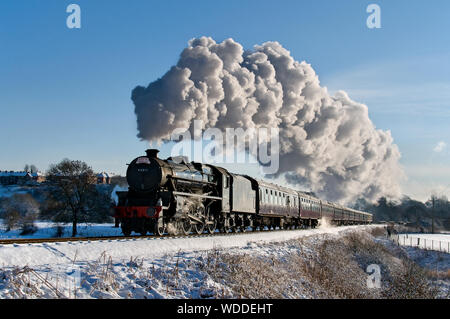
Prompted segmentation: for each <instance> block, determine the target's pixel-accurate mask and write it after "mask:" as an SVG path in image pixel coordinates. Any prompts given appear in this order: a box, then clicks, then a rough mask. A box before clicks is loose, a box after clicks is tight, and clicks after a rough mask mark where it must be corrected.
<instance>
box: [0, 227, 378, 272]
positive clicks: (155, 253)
mask: <svg viewBox="0 0 450 319" xmlns="http://www.w3.org/2000/svg"><path fill="white" fill-rule="evenodd" d="M370 227H376V226H375V225H370V226H345V227H330V228H325V229H306V230H291V231H265V232H249V233H244V234H237V235H225V234H223V235H216V236H213V237H190V238H183V237H175V238H168V237H165V238H164V237H163V238H158V237H152V238H139V237H136V238H133V239H119V240H102V241H83V242H81V241H80V242H61V243H57V242H56V243H43V244H15V245H0V266H1V267H14V266H33V267H35V266H42V265H55V264H70V263H73V260H74V259H76V260H77V261H84V262H86V261H94V260H97V259H98V257H99V256H100V255H102V254H104V253H106V254H107V255H108V256H109V257H111V258H113V259H114V260H124V259H125V260H128V259H130V257H134V258H150V259H153V258H157V257H160V256H163V255H167V254H176V253H177V252H179V251H182V252H195V251H206V250H214V249H227V248H245V247H252V246H253V245H254V244H258V243H260V244H263V243H273V242H283V241H287V240H291V239H296V238H300V237H306V236H311V235H320V234H338V233H341V232H345V231H351V230H357V229H364V228H370Z"/></svg>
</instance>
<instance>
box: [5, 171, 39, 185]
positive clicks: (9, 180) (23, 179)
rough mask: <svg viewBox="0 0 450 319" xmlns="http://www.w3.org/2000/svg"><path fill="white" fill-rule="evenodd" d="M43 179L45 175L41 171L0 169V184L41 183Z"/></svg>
mask: <svg viewBox="0 0 450 319" xmlns="http://www.w3.org/2000/svg"><path fill="white" fill-rule="evenodd" d="M43 181H45V175H44V174H42V173H41V172H37V173H31V172H25V171H22V172H14V171H0V184H1V185H25V184H29V183H33V182H34V183H42V182H43Z"/></svg>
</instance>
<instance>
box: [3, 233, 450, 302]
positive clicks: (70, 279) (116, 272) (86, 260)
mask: <svg viewBox="0 0 450 319" xmlns="http://www.w3.org/2000/svg"><path fill="white" fill-rule="evenodd" d="M377 227H379V225H378V226H377V225H369V226H346V227H323V228H318V229H312V230H295V231H272V232H269V231H266V232H256V233H245V234H238V235H218V236H213V237H192V238H135V239H121V240H104V241H92V242H62V243H47V244H43V243H41V244H16V245H3V246H1V245H0V298H25V297H26V298H237V297H239V292H238V293H237V295H236V289H235V287H234V288H233V286H232V285H230V281H229V280H234V281H235V282H239V281H249V282H254V283H255V282H256V284H257V285H258V283H260V286H258V287H260V288H258V289H262V296H266V297H267V298H273V296H275V298H316V297H317V295H316V292H317V291H319V290H317V287H316V286H314V283H312V282H310V281H308V279H307V278H306V277H305V279H303V277H301V278H300V279H299V278H292V277H293V276H292V273H291V272H292V271H297V272H298V271H299V268H298V267H300V265H299V264H297V263H296V259H294V263H292V259H291V258H292V257H294V258H295V256H300V257H301V258H302V260H304V261H307V262H310V260H312V259H310V258H312V256H313V255H315V254H317V253H318V251H320V246H321V243H323V242H324V241H326V240H329V239H331V240H332V241H334V240H335V239H342V238H343V237H344V236H347V235H349V234H356V233H361V232H364V231H371V230H373V229H375V228H377ZM381 227H383V226H381ZM383 228H384V227H383ZM368 236H369V235H368ZM369 237H370V236H369ZM382 241H383V242H385V243H386V245H390V246H392V247H393V248H394V249H408V253H409V254H411V258H416V259H417V261H418V262H422V261H423V260H428V261H427V262H426V261H423V262H424V263H425V264H424V267H432V268H433V269H435V268H436V263H438V264H439V267H440V268H439V270H443V271H447V270H448V269H449V268H450V255H448V254H444V255H448V256H447V257H448V258H447V257H442V254H443V253H437V252H433V251H431V252H430V251H428V252H427V251H423V250H420V249H417V248H411V247H397V245H395V244H394V243H393V242H392V241H389V240H387V239H386V238H385V239H382ZM333 247H334V246H331V247H330V249H331V254H332V255H335V254H337V253H338V251H337V250H335V249H334V248H333ZM409 249H411V250H412V249H416V250H418V251H419V252H414V251H411V252H409ZM366 251H367V249H366ZM369 251H370V249H369ZM421 252H425V253H427V254H428V255H426V256H425V255H423V254H422V253H421ZM434 254H441V257H435V256H434ZM234 258H237V259H234ZM338 258H340V257H338ZM371 258H372V257H371ZM445 258H447V259H445ZM394 259H395V258H394ZM235 260H236V262H234V261H235ZM358 260H359V259H358ZM358 260H357V262H359V261H358ZM267 262H268V263H269V264H267ZM285 262H286V264H287V265H288V266H287V268H286V265H284V263H285ZM299 262H301V260H300V259H299ZM371 262H373V261H371ZM272 263H273V265H275V266H274V267H279V268H277V271H273V269H271V270H270V269H268V270H267V271H268V272H264V271H265V268H264V265H272ZM280 263H281V264H280ZM396 263H397V262H396ZM277 264H278V265H279V266H276V265H277ZM242 265H243V266H244V267H245V268H246V269H247V268H248V269H250V271H249V272H248V274H247V273H245V274H241V271H242V269H241V268H239V266H242ZM290 265H294V267H295V268H296V269H295V270H292V269H288V268H289V267H290ZM345 265H346V267H344V268H350V264H348V263H347V262H346V263H345ZM235 266H236V267H238V268H236V269H235V268H233V267H235ZM251 267H255V268H253V269H254V270H255V271H253V269H252V268H251ZM339 267H340V266H339ZM352 267H355V265H353V266H352ZM356 268H358V266H357V265H356ZM352 269H353V268H352ZM224 270H226V271H227V273H228V275H230V274H231V275H232V276H233V273H238V276H237V277H234V278H231V279H230V278H229V277H224V278H222V277H221V276H222V274H223V273H224ZM361 271H362V272H360V273H359V277H361V278H359V277H358V278H359V279H362V282H364V283H365V280H366V279H365V276H366V274H365V272H364V271H365V266H364V267H363V270H361ZM351 275H352V276H353V273H351ZM239 276H240V277H239ZM267 276H269V277H270V276H272V277H273V276H275V278H272V280H273V281H275V282H277V283H278V282H280V283H283V285H281V286H280V287H273V286H271V285H267V284H265V281H266V280H268V277H267ZM333 276H334V275H333ZM221 278H222V279H221ZM352 278H356V277H352ZM269 279H270V278H269ZM359 279H358V280H359ZM296 280H297V281H296ZM298 280H299V281H298ZM355 280H356V279H355ZM269 282H270V281H269ZM443 285H445V287H444V289H446V291H448V289H449V287H450V285H449V284H448V281H444V282H443ZM233 289H234V290H233ZM265 289H268V294H267V295H266V294H264V293H265ZM277 289H278V290H277ZM259 293H261V291H259ZM257 296H261V295H257ZM258 298H260V297H258Z"/></svg>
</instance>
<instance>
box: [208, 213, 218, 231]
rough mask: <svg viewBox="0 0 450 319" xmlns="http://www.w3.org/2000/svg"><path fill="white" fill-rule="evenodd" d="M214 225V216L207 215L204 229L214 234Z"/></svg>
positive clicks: (215, 225)
mask: <svg viewBox="0 0 450 319" xmlns="http://www.w3.org/2000/svg"><path fill="white" fill-rule="evenodd" d="M216 227H217V221H216V219H215V218H214V216H211V215H209V216H208V219H207V224H206V230H207V231H208V233H210V234H214V231H215V230H216Z"/></svg>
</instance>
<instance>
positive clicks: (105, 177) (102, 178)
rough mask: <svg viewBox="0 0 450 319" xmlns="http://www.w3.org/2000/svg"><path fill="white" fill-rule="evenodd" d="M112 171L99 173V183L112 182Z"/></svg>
mask: <svg viewBox="0 0 450 319" xmlns="http://www.w3.org/2000/svg"><path fill="white" fill-rule="evenodd" d="M113 176H114V174H112V173H105V172H101V173H98V174H97V184H111V178H112V177H113Z"/></svg>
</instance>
